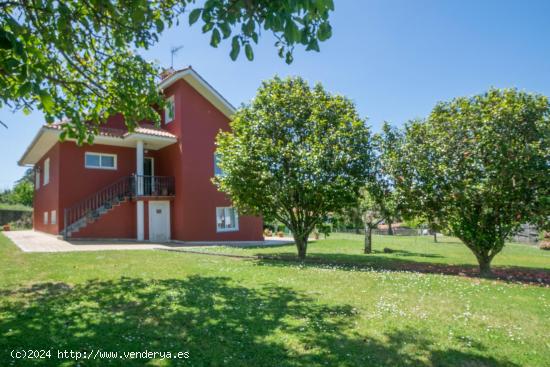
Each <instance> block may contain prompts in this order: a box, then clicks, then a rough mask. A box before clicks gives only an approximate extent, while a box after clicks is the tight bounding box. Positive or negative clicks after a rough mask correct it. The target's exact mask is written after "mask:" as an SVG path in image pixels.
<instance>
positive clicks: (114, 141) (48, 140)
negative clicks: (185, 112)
mask: <svg viewBox="0 0 550 367" xmlns="http://www.w3.org/2000/svg"><path fill="white" fill-rule="evenodd" d="M60 134H61V130H58V129H56V128H54V127H48V126H43V127H42V128H40V130H38V133H37V134H36V136H35V137H34V139H33V141H32V142H31V143H30V144H29V146H28V147H27V149H26V150H25V152H24V153H23V155H22V156H21V159H19V161H18V162H17V164H18V165H20V166H28V165H34V164H36V163H37V162H38V161H40V159H41V158H42V157H43V156H44V155H45V154H46V153H47V152H48V151H49V150H50V149H51V148H52V147H53V146H54V145H55V144H56V143H58V142H59V135H60ZM140 139H141V140H143V141H144V142H145V143H146V144H147V149H149V150H158V149H162V148H164V147H167V146H169V145H171V144H174V143H176V142H177V141H178V139H177V138H176V137H170V136H157V135H149V134H143V133H128V134H126V135H124V136H122V137H116V136H105V135H95V137H94V144H103V145H111V146H120V147H128V148H132V147H135V141H136V140H140ZM65 141H71V142H76V139H70V138H67V139H66V140H65ZM37 145H38V146H37Z"/></svg>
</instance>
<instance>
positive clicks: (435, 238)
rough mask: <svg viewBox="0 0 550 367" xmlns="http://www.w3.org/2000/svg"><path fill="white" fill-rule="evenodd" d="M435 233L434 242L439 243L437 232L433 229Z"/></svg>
mask: <svg viewBox="0 0 550 367" xmlns="http://www.w3.org/2000/svg"><path fill="white" fill-rule="evenodd" d="M433 233H434V242H435V243H437V232H436V231H433Z"/></svg>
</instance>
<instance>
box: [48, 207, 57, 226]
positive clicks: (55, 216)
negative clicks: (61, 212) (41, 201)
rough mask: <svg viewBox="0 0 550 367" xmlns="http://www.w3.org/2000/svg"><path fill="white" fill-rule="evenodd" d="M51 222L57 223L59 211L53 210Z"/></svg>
mask: <svg viewBox="0 0 550 367" xmlns="http://www.w3.org/2000/svg"><path fill="white" fill-rule="evenodd" d="M50 223H51V224H57V211H55V210H52V212H51V213H50Z"/></svg>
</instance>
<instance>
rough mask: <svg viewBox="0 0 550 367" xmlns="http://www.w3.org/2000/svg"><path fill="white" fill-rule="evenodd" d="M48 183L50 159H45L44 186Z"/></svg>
mask: <svg viewBox="0 0 550 367" xmlns="http://www.w3.org/2000/svg"><path fill="white" fill-rule="evenodd" d="M48 183H50V158H46V160H45V161H44V185H42V186H46V185H47V184H48Z"/></svg>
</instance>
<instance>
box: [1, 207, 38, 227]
mask: <svg viewBox="0 0 550 367" xmlns="http://www.w3.org/2000/svg"><path fill="white" fill-rule="evenodd" d="M28 218H29V219H30V218H32V211H29V210H14V209H0V226H3V225H4V224H8V223H11V222H15V221H18V220H20V219H28Z"/></svg>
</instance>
